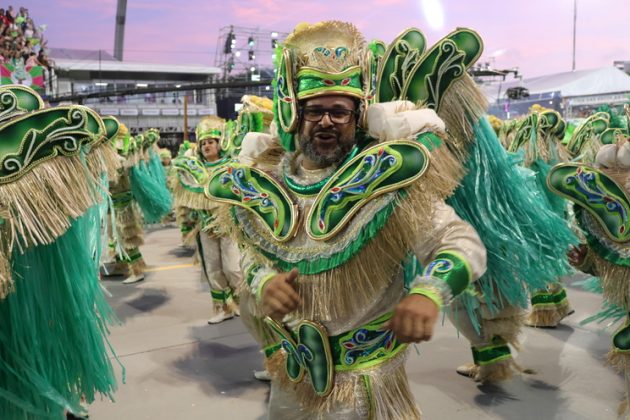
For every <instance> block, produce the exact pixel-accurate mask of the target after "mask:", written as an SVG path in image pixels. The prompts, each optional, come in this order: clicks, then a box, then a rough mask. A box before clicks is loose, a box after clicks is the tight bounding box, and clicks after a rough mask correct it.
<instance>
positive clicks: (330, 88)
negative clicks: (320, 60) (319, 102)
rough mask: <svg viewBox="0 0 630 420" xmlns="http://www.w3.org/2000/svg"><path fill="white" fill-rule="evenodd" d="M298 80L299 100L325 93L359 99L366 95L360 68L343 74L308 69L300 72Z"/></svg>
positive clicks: (352, 68)
mask: <svg viewBox="0 0 630 420" xmlns="http://www.w3.org/2000/svg"><path fill="white" fill-rule="evenodd" d="M297 79H298V86H297V92H298V93H297V97H298V99H304V98H306V97H309V96H313V95H317V94H321V93H323V92H340V93H349V94H352V95H355V96H358V97H362V96H363V95H364V93H363V86H362V84H361V68H360V67H351V68H349V69H347V70H345V71H343V72H341V73H325V72H321V71H318V70H316V69H312V68H306V69H302V70H300V71H299V72H298V74H297Z"/></svg>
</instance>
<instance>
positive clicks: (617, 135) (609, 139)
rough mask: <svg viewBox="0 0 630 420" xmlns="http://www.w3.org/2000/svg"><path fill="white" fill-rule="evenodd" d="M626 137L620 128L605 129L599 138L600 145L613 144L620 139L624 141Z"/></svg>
mask: <svg viewBox="0 0 630 420" xmlns="http://www.w3.org/2000/svg"><path fill="white" fill-rule="evenodd" d="M625 138H626V135H625V133H624V132H623V130H622V129H621V128H607V129H606V130H604V132H603V133H602V134H600V136H599V140H600V141H601V142H602V144H615V143H617V141H619V140H620V139H625Z"/></svg>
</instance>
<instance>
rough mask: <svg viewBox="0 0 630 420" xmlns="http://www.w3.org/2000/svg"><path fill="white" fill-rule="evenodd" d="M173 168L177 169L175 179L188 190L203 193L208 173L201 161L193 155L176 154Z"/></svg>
mask: <svg viewBox="0 0 630 420" xmlns="http://www.w3.org/2000/svg"><path fill="white" fill-rule="evenodd" d="M173 168H175V170H176V171H177V179H178V180H179V182H180V184H181V185H182V186H183V187H184V188H185V189H187V190H188V191H191V192H195V193H200V194H203V193H204V187H205V186H206V185H207V184H208V180H209V175H208V171H207V170H206V168H205V167H204V165H203V163H201V161H200V160H199V159H197V158H195V157H187V156H178V157H176V158H175V159H173Z"/></svg>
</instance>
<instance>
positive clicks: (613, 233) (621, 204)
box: [547, 163, 630, 243]
mask: <svg viewBox="0 0 630 420" xmlns="http://www.w3.org/2000/svg"><path fill="white" fill-rule="evenodd" d="M547 185H548V186H549V189H550V190H551V191H552V192H554V193H555V194H558V195H560V196H562V197H565V198H567V199H569V200H571V201H573V202H574V203H576V204H578V205H579V206H581V207H583V208H584V209H586V210H587V211H588V212H589V213H590V214H591V215H592V216H593V217H594V218H595V219H596V220H597V222H598V223H599V225H600V227H601V228H602V229H603V231H604V232H605V233H606V235H607V236H608V237H609V238H610V239H611V240H612V241H614V242H619V243H626V242H628V241H629V240H630V217H629V215H630V198H629V197H628V194H627V193H626V191H625V189H624V188H623V187H621V186H620V185H619V184H617V183H616V182H615V181H614V180H613V179H612V178H610V177H609V176H607V175H606V174H605V173H603V172H601V171H599V170H598V169H595V168H593V167H590V166H588V165H585V164H573V163H563V164H559V165H556V166H554V167H553V168H552V170H551V171H550V172H549V175H548V176H547Z"/></svg>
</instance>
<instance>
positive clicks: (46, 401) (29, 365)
mask: <svg viewBox="0 0 630 420" xmlns="http://www.w3.org/2000/svg"><path fill="white" fill-rule="evenodd" d="M99 218H100V209H99V208H98V206H95V207H93V208H92V209H90V210H88V212H87V213H86V214H85V215H83V216H81V217H80V218H79V219H76V220H75V221H74V222H73V224H72V226H71V227H70V229H69V230H68V231H67V232H66V233H65V234H64V235H62V236H61V237H59V238H58V239H57V241H56V242H54V243H52V244H50V245H43V246H37V247H33V248H30V249H27V250H26V252H25V253H24V254H20V253H19V252H18V251H17V250H15V252H14V253H13V257H12V261H11V263H12V271H13V276H14V278H15V279H16V288H15V289H16V290H15V292H14V293H12V294H11V295H9V296H8V297H7V298H6V299H4V300H2V301H0V319H2V323H0V413H2V414H1V417H2V418H3V419H28V420H31V419H33V420H34V419H65V414H64V410H70V411H72V412H75V413H81V412H82V408H81V406H80V403H81V398H82V397H83V398H85V401H86V402H87V403H90V402H92V401H94V399H95V396H96V394H97V393H100V394H102V395H104V396H106V397H107V398H110V399H111V398H112V397H113V393H114V391H115V389H116V379H115V376H114V372H113V369H112V365H111V362H110V358H109V355H108V348H109V351H112V349H111V347H110V346H109V343H108V341H107V334H108V327H107V324H111V323H112V322H113V321H114V320H115V315H114V313H113V311H112V309H111V308H110V307H109V305H108V303H107V301H106V300H105V297H104V295H103V291H102V289H101V285H100V282H99V273H98V263H97V260H96V258H97V257H98V250H97V249H96V248H95V247H98V245H97V242H98V240H97V239H95V236H96V237H98V235H99V234H100V224H98V219H99Z"/></svg>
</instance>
